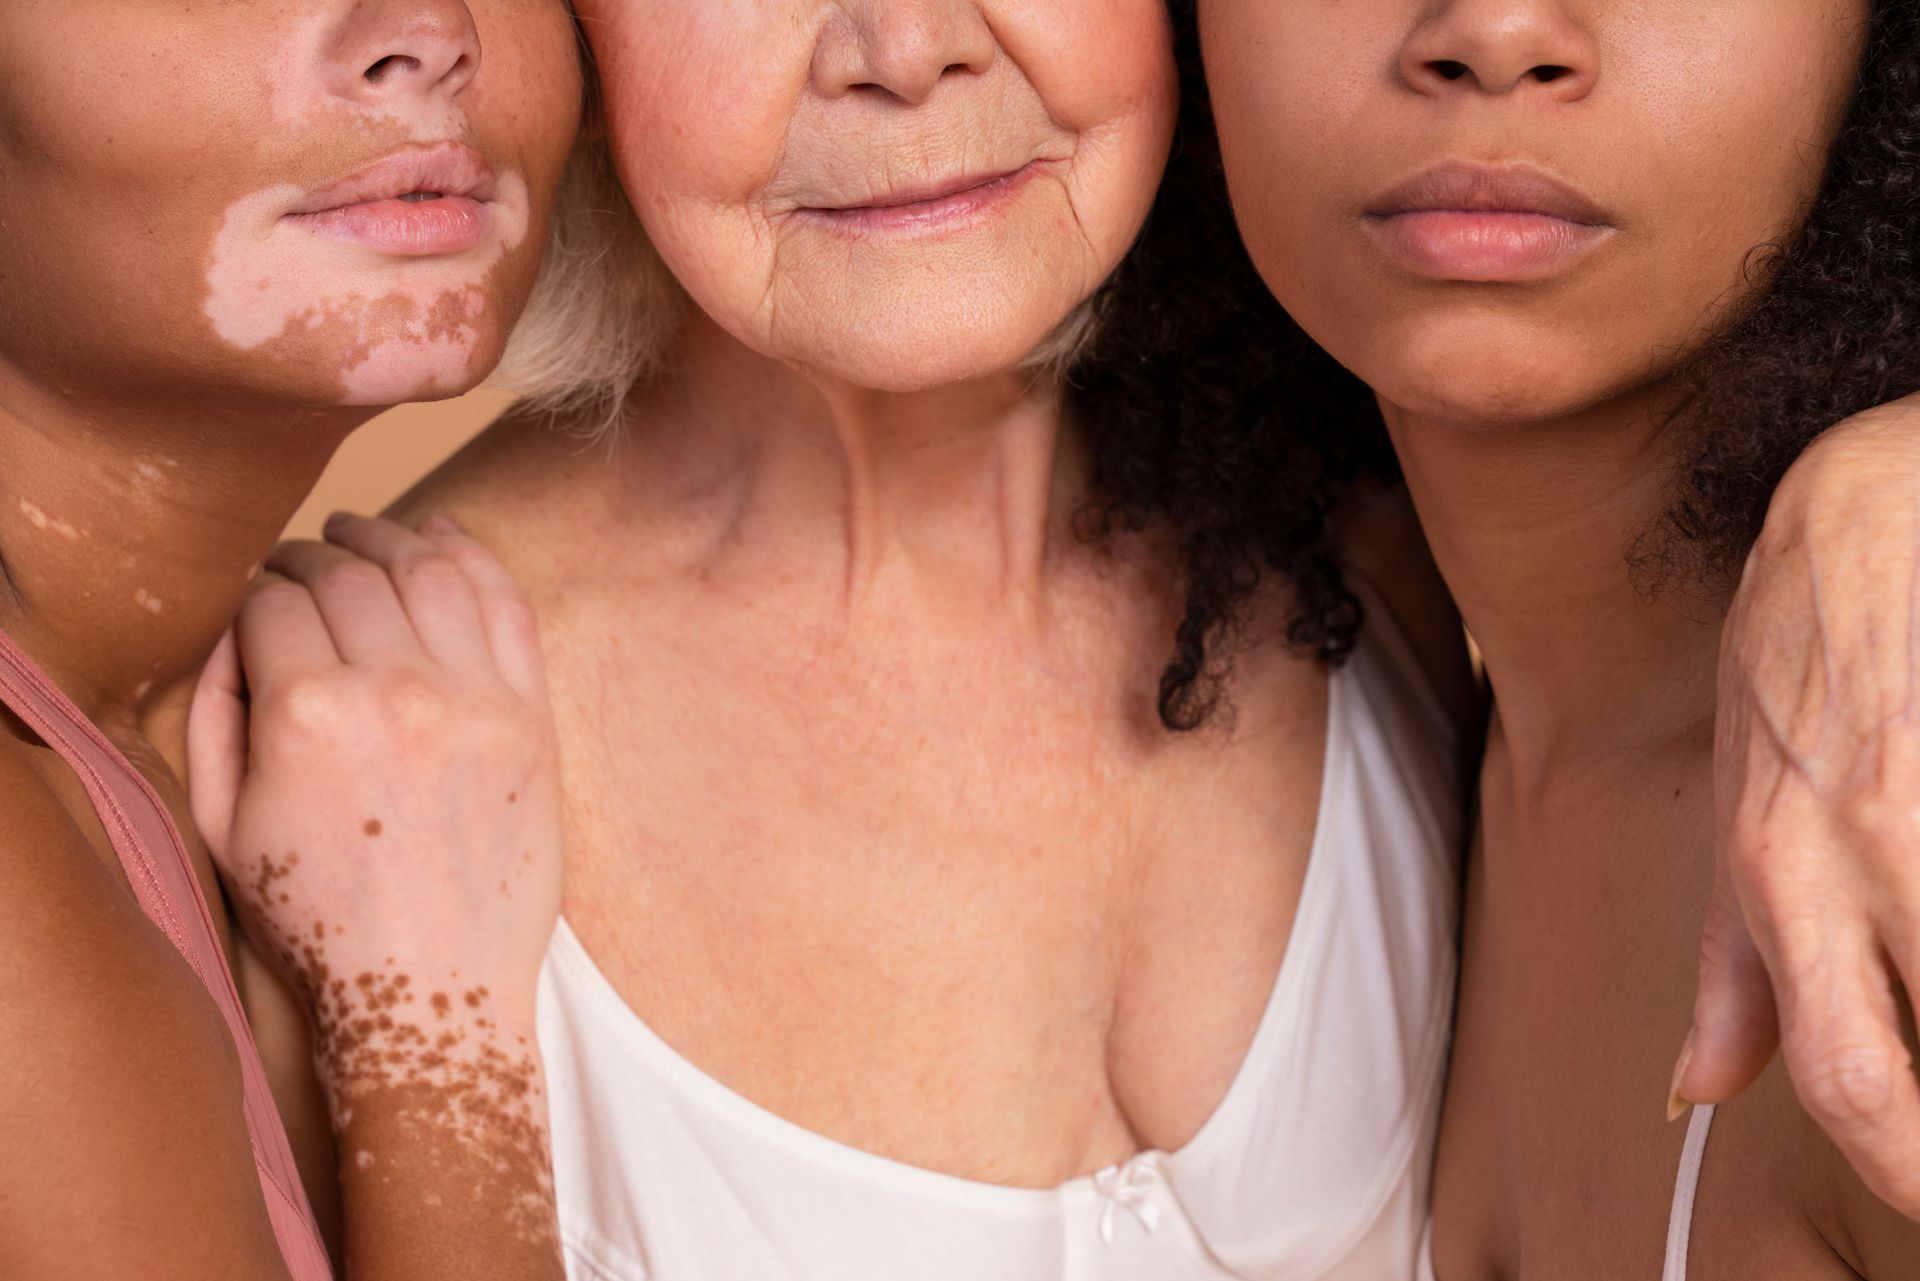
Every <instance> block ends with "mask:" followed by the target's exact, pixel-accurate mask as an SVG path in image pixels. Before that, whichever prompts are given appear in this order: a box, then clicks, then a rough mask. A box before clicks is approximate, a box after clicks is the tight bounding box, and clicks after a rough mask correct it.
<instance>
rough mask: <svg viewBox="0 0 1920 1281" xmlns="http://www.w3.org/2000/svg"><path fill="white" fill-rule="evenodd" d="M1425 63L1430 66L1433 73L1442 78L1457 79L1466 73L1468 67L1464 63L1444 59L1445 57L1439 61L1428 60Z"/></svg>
mask: <svg viewBox="0 0 1920 1281" xmlns="http://www.w3.org/2000/svg"><path fill="white" fill-rule="evenodd" d="M1427 65H1428V66H1429V67H1432V68H1433V73H1434V74H1435V75H1437V76H1439V77H1440V78H1441V79H1442V80H1458V79H1460V78H1461V77H1462V76H1464V75H1466V74H1467V71H1468V67H1467V64H1466V63H1464V62H1453V61H1451V60H1446V59H1443V60H1441V61H1439V62H1430V63H1428V64H1427Z"/></svg>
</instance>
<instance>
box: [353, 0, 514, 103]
mask: <svg viewBox="0 0 1920 1281" xmlns="http://www.w3.org/2000/svg"><path fill="white" fill-rule="evenodd" d="M479 69H480V32H479V31H478V29H477V28H475V26H474V23H473V14H472V12H471V11H470V10H469V9H468V8H467V5H466V0H353V2H352V3H350V4H349V5H348V6H347V8H346V11H345V13H344V14H343V16H342V17H341V19H340V22H339V24H338V25H337V27H336V28H335V29H334V31H333V33H332V38H331V40H330V41H329V48H328V50H327V78H328V88H329V89H331V90H332V91H333V92H334V93H335V94H336V95H337V96H339V97H342V98H346V99H348V100H350V101H353V102H358V103H364V104H367V105H383V104H390V103H391V104H398V103H400V102H403V101H407V100H411V99H420V98H428V97H441V98H452V97H454V96H455V95H457V94H458V93H459V92H460V91H461V90H462V89H464V88H466V87H467V85H468V84H470V83H471V82H472V80H473V77H474V73H475V72H477V71H478V70H479Z"/></svg>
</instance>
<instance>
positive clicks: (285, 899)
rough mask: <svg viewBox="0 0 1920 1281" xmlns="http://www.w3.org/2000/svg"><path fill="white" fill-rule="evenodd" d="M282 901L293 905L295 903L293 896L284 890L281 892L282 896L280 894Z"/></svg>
mask: <svg viewBox="0 0 1920 1281" xmlns="http://www.w3.org/2000/svg"><path fill="white" fill-rule="evenodd" d="M280 901H281V902H282V903H291V902H293V895H291V894H288V893H286V892H285V891H284V890H283V891H281V894H280Z"/></svg>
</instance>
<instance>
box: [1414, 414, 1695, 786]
mask: <svg viewBox="0 0 1920 1281" xmlns="http://www.w3.org/2000/svg"><path fill="white" fill-rule="evenodd" d="M1660 404H1661V397H1660V396H1659V395H1658V393H1654V392H1650V393H1646V394H1644V395H1641V396H1636V397H1633V398H1628V399H1623V400H1620V401H1615V402H1612V403H1609V404H1607V405H1603V406H1600V407H1597V408H1595V409H1592V410H1589V411H1585V412H1583V413H1580V414H1577V415H1574V416H1571V417H1568V418H1564V419H1558V420H1554V421H1549V422H1541V423H1536V424H1532V425H1528V426H1525V427H1521V428H1516V429H1502V430H1492V431H1488V430H1473V429H1463V428H1460V427H1457V426H1449V425H1446V424H1443V423H1440V422H1437V421H1435V420H1433V419H1431V418H1426V417H1423V416H1422V415H1420V414H1417V413H1413V412H1410V411H1407V410H1404V409H1401V408H1398V407H1396V406H1393V405H1389V404H1385V403H1384V402H1383V404H1382V411H1383V413H1384V414H1385V416H1386V419H1387V424H1388V429H1389V431H1390V432H1391V434H1392V436H1393V440H1394V446H1395V448H1396V450H1397V451H1398V453H1399V455H1400V458H1401V462H1402V464H1403V465H1404V468H1405V472H1406V477H1407V484H1408V487H1409V489H1410V491H1411V493H1412V495H1413V499H1414V502H1415V504H1416V506H1417V507H1418V508H1419V512H1420V518H1421V523H1422V525H1423V526H1424V527H1425V529H1426V531H1427V536H1428V538H1429V540H1430V541H1431V543H1432V546H1433V553H1434V557H1435V559H1436V561H1437V562H1438V564H1439V566H1440V571H1441V573H1442V575H1443V576H1444V577H1445V578H1446V581H1447V584H1448V586H1449V587H1450V588H1451V589H1452V591H1453V594H1454V598H1455V600H1456V601H1457V602H1458V603H1459V605H1460V610H1461V615H1462V617H1463V618H1464V620H1465V621H1466V625H1467V628H1468V630H1469V631H1470V632H1471V633H1472V635H1473V638H1474V641H1475V643H1476V644H1477V645H1478V646H1479V648H1480V651H1481V653H1482V655H1483V656H1484V658H1485V661H1486V667H1487V675H1488V679H1489V681H1490V682H1491V684H1492V686H1493V691H1494V697H1495V702H1496V707H1497V714H1498V717H1499V729H1500V732H1501V734H1502V736H1503V738H1504V740H1505V743H1506V745H1507V750H1508V752H1509V753H1510V757H1511V759H1512V760H1513V762H1514V764H1515V768H1516V770H1519V771H1525V770H1527V769H1529V768H1533V769H1538V768H1541V767H1543V766H1544V763H1545V762H1547V761H1549V760H1551V759H1553V758H1555V757H1556V756H1558V755H1560V754H1562V753H1566V752H1574V753H1578V754H1580V755H1587V756H1590V755H1591V754H1592V753H1593V752H1595V751H1608V750H1613V749H1617V748H1623V747H1631V746H1636V745H1645V744H1647V743H1649V742H1652V741H1656V740H1662V739H1665V738H1667V737H1670V736H1673V735H1676V734H1682V733H1688V732H1692V731H1695V730H1697V729H1698V727H1699V726H1700V724H1701V723H1702V721H1703V720H1710V719H1711V716H1712V712H1713V679H1714V671H1715V664H1716V661H1717V653H1718V643H1719V622H1720V618H1721V613H1720V610H1719V609H1718V608H1717V607H1715V606H1712V605H1709V604H1707V603H1704V602H1702V601H1699V600H1695V599H1690V598H1688V596H1687V595H1686V593H1685V591H1684V587H1683V586H1681V585H1676V586H1675V588H1674V589H1673V590H1668V591H1662V592H1660V593H1658V594H1656V595H1653V596H1649V595H1648V594H1647V593H1646V592H1645V591H1643V590H1642V589H1640V588H1639V587H1638V586H1637V585H1636V583H1635V581H1634V579H1633V576H1632V573H1631V571H1630V569H1629V567H1628V565H1627V556H1628V553H1629V551H1630V549H1631V548H1632V547H1633V545H1634V542H1635V540H1636V539H1637V538H1639V537H1640V536H1641V535H1642V534H1643V533H1644V532H1645V531H1647V530H1648V529H1649V528H1650V527H1651V526H1652V525H1653V524H1654V523H1655V522H1656V521H1657V520H1658V519H1659V517H1660V514H1661V512H1662V511H1663V510H1664V508H1665V506H1666V504H1667V503H1668V501H1669V500H1670V498H1671V491H1670V484H1671V475H1672V471H1671V461H1670V458H1669V455H1668V451H1667V443H1666V440H1665V438H1664V436H1663V433H1662V432H1661V430H1660V428H1659V427H1658V425H1657V423H1658V421H1659V418H1660V415H1659V414H1658V413H1657V412H1656V411H1657V409H1658V407H1659V406H1660Z"/></svg>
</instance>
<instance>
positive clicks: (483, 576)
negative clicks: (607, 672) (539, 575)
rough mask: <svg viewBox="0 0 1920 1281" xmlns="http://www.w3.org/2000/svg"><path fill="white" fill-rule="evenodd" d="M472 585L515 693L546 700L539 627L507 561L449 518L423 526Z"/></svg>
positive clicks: (504, 675) (504, 676) (489, 636)
mask: <svg viewBox="0 0 1920 1281" xmlns="http://www.w3.org/2000/svg"><path fill="white" fill-rule="evenodd" d="M420 533H421V535H422V536H423V537H425V538H428V539H431V540H432V541H433V543H434V545H435V546H436V547H438V548H440V549H441V550H442V551H443V552H445V553H446V554H447V555H448V556H450V557H452V558H453V560H454V562H455V563H456V564H458V565H459V566H460V569H461V571H462V572H463V573H465V574H466V576H467V578H468V579H469V580H470V581H471V582H472V583H473V585H474V589H475V591H476V592H477V593H478V599H479V603H480V613H481V617H482V619H483V621H484V623H485V626H486V631H487V643H488V645H489V647H490V648H491V649H492V651H493V658H494V663H495V665H496V666H497V667H498V669H499V672H500V675H501V678H502V679H504V680H505V681H506V682H507V684H508V685H509V686H511V687H512V689H513V690H514V692H515V693H517V694H519V695H520V696H521V697H523V698H526V699H528V700H529V701H532V702H534V703H536V704H538V705H540V706H545V705H546V700H547V664H546V657H545V655H544V654H543V653H542V652H541V649H540V628H539V624H538V622H537V620H536V618H535V615H534V612H533V606H532V605H531V604H530V603H529V602H528V600H527V596H526V593H525V592H524V591H522V590H521V588H520V584H519V582H518V580H516V579H515V578H514V576H513V574H512V573H511V572H509V571H508V569H507V567H506V566H505V565H502V564H501V563H500V561H499V559H498V558H497V557H496V556H494V554H493V552H492V551H490V550H489V549H488V548H487V546H486V545H485V544H484V543H482V542H480V540H479V539H477V538H474V537H473V536H471V535H470V534H467V533H466V532H464V531H463V530H461V528H460V527H459V526H458V525H456V524H454V523H453V522H452V521H451V520H449V519H447V518H446V517H444V516H435V517H433V518H432V519H430V520H428V521H427V522H426V523H425V524H424V525H422V526H421V527H420Z"/></svg>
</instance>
